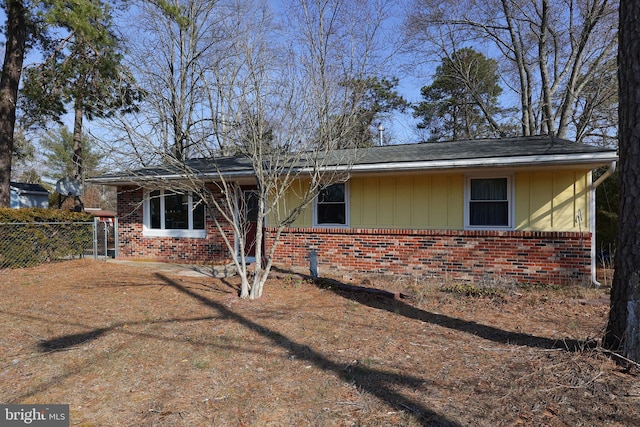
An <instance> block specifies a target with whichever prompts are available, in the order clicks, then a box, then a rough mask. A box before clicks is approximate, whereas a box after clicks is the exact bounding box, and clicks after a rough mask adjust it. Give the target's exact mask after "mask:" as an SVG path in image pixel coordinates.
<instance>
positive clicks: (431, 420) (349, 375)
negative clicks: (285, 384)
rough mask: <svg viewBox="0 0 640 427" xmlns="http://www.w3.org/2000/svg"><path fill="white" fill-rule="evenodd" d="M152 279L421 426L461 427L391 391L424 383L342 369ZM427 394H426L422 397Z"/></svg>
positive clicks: (208, 302)
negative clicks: (404, 414)
mask: <svg viewBox="0 0 640 427" xmlns="http://www.w3.org/2000/svg"><path fill="white" fill-rule="evenodd" d="M155 275H156V277H158V278H159V279H160V280H163V281H164V282H165V283H167V284H168V285H170V286H172V287H174V288H175V289H177V290H178V291H180V292H182V293H184V294H186V295H188V296H190V297H192V298H194V299H196V300H198V301H200V302H201V303H203V304H204V305H206V306H208V307H211V308H213V309H215V310H217V311H218V312H219V313H220V315H222V316H223V317H227V318H229V319H232V320H234V321H236V322H237V323H239V324H241V325H243V326H245V327H246V328H248V329H250V330H252V331H254V332H256V333H258V334H260V335H262V336H263V337H265V338H267V339H268V340H270V341H271V342H272V343H273V344H274V345H276V346H279V347H281V348H283V349H286V350H287V351H288V352H289V354H290V355H291V356H293V357H295V358H297V359H300V360H306V361H307V362H309V363H312V364H313V365H315V366H316V367H317V368H318V369H321V370H323V371H327V372H333V373H334V374H335V375H336V376H338V377H339V378H340V379H342V380H343V381H346V382H350V383H353V384H354V385H355V386H357V387H358V389H360V390H363V391H365V392H367V393H368V394H370V395H372V396H375V397H377V398H378V399H380V400H381V401H384V402H386V403H387V404H389V405H390V406H392V407H393V408H395V409H396V410H398V411H403V412H406V411H409V412H410V413H411V414H412V415H413V416H414V417H415V419H416V420H417V421H418V422H420V423H421V424H422V425H425V426H452V427H453V426H459V425H460V424H458V423H456V422H455V421H451V420H449V419H447V418H446V417H444V416H442V415H440V414H438V413H436V412H434V411H432V410H431V409H429V408H426V407H424V406H423V405H422V404H421V403H419V402H416V401H414V400H412V399H410V398H408V397H406V396H403V395H401V394H400V393H398V392H396V391H395V390H394V387H396V386H404V387H411V388H414V389H415V388H419V387H425V384H424V380H423V379H421V378H418V377H411V376H406V375H398V374H395V373H392V372H387V371H382V370H377V369H372V368H370V367H367V366H357V367H356V369H353V367H351V366H349V367H345V366H344V365H343V364H341V363H337V362H335V361H333V360H330V359H328V358H327V357H325V356H324V355H322V354H321V353H319V352H317V351H315V350H314V349H312V348H311V347H309V346H307V345H304V344H300V343H297V342H295V341H293V340H291V339H290V338H288V337H286V336H285V335H283V334H281V333H279V332H277V331H274V330H271V329H269V328H267V327H264V326H262V325H260V324H259V323H257V322H254V321H253V320H250V319H248V318H247V317H245V316H243V315H241V314H238V313H236V312H234V311H232V310H230V309H229V308H227V307H225V306H224V305H223V304H220V303H218V302H216V301H213V300H211V299H209V298H207V297H205V296H203V295H200V294H198V293H195V292H193V291H191V290H190V289H187V288H186V287H184V286H182V285H180V284H179V283H177V282H175V281H174V280H172V279H170V278H169V277H166V276H164V275H163V274H160V273H156V274H155ZM426 392H427V390H425V393H426Z"/></svg>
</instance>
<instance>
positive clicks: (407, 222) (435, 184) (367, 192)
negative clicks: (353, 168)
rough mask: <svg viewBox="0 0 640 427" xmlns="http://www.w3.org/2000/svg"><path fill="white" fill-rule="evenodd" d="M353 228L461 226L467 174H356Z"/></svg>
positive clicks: (352, 185) (351, 187)
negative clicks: (372, 175) (359, 175)
mask: <svg viewBox="0 0 640 427" xmlns="http://www.w3.org/2000/svg"><path fill="white" fill-rule="evenodd" d="M349 192H350V196H351V205H350V213H351V224H350V225H351V227H352V228H408V229H427V228H431V229H459V228H462V225H463V218H464V216H463V215H464V212H463V210H462V207H463V206H464V175H402V176H395V177H393V176H377V177H375V176H374V177H353V178H351V180H350V181H349Z"/></svg>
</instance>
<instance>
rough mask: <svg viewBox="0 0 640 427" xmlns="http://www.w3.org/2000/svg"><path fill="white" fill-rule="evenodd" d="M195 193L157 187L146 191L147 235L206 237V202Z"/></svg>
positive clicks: (145, 217) (144, 230)
mask: <svg viewBox="0 0 640 427" xmlns="http://www.w3.org/2000/svg"><path fill="white" fill-rule="evenodd" d="M198 200H199V199H198V198H197V197H194V196H193V195H192V194H191V193H176V192H172V191H168V190H154V191H149V192H146V193H145V198H144V206H143V221H144V227H143V235H144V236H159V237H205V235H206V233H205V210H204V204H203V203H199V201H198Z"/></svg>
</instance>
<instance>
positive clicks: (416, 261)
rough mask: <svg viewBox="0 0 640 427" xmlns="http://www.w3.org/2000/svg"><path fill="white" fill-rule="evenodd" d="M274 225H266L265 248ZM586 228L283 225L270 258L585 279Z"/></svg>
mask: <svg viewBox="0 0 640 427" xmlns="http://www.w3.org/2000/svg"><path fill="white" fill-rule="evenodd" d="M275 232H276V229H275V228H269V229H267V230H266V236H267V238H266V242H267V247H270V245H271V244H272V242H273V238H274V236H275ZM590 246H591V233H576V232H530V231H524V232H521V231H458V230H394V229H341V228H333V229H332V228H309V229H297V228H290V229H285V230H284V231H283V233H282V235H281V238H280V242H279V244H278V247H277V249H276V259H275V262H276V263H278V264H281V265H286V266H293V267H305V266H308V265H309V258H308V254H309V251H310V250H315V251H317V253H318V265H319V269H320V274H321V275H322V273H323V271H324V272H328V271H342V272H350V273H383V274H390V273H392V274H405V275H418V276H422V277H436V278H441V279H445V280H446V279H458V280H472V281H478V280H487V279H490V280H496V279H500V280H505V279H506V280H509V281H514V282H518V283H545V284H557V285H563V284H569V283H587V281H589V280H590V278H591V251H590Z"/></svg>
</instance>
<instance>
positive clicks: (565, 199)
mask: <svg viewBox="0 0 640 427" xmlns="http://www.w3.org/2000/svg"><path fill="white" fill-rule="evenodd" d="M590 180H591V174H590V173H589V171H571V170H560V171H536V172H519V173H516V174H515V181H516V191H515V207H516V212H515V228H516V230H528V231H589V215H590V212H589V206H590V203H589V197H590V195H589V189H590Z"/></svg>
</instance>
